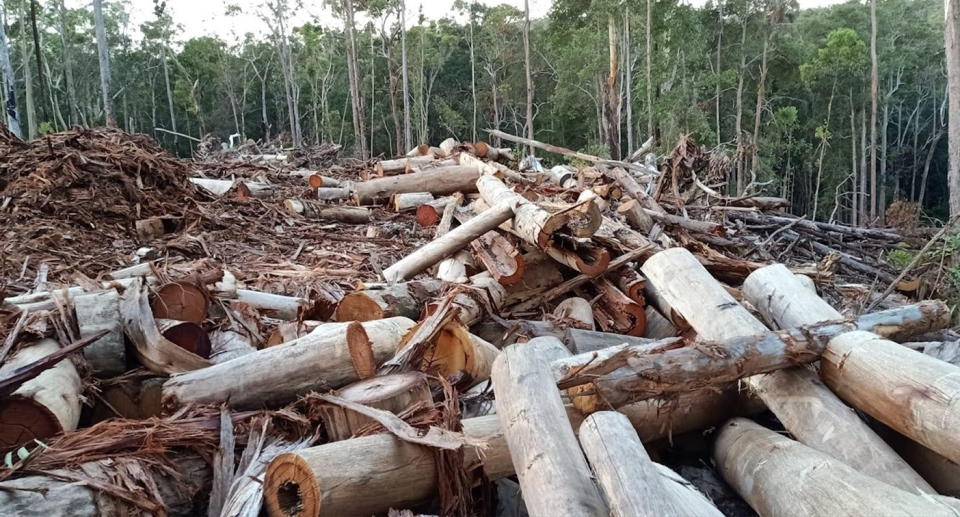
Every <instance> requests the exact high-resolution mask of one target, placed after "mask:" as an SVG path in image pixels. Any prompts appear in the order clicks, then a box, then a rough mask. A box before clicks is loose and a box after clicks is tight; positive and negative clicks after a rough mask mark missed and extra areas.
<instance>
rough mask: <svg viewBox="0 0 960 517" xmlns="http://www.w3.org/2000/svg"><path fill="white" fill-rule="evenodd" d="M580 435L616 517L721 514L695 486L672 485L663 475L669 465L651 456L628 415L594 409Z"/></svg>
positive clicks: (584, 423)
mask: <svg viewBox="0 0 960 517" xmlns="http://www.w3.org/2000/svg"><path fill="white" fill-rule="evenodd" d="M579 438H580V445H581V446H583V452H584V453H585V454H586V456H587V460H589V461H590V466H591V468H592V469H593V472H594V473H595V474H596V476H597V483H598V484H599V485H600V488H601V489H602V490H603V493H604V495H605V496H606V499H607V501H608V503H609V505H610V514H611V515H613V516H614V517H643V516H649V517H661V516H666V515H697V516H703V517H722V516H723V513H721V512H720V510H717V508H716V507H715V506H713V503H711V502H710V500H709V499H707V498H706V497H705V496H704V495H703V494H701V493H700V492H698V491H697V489H696V488H693V486H692V485H685V486H686V487H688V488H687V490H685V491H672V490H670V489H669V488H668V486H667V484H666V483H667V481H666V480H665V479H664V478H663V477H662V475H661V468H665V467H661V468H658V466H657V464H656V463H654V462H653V461H652V460H651V459H650V456H648V455H647V451H646V450H644V448H643V443H641V442H640V439H639V438H638V437H637V432H636V431H634V430H633V426H631V425H630V420H628V419H627V417H625V416H623V415H621V414H619V413H614V412H611V411H601V412H599V413H594V414H592V415H590V416H589V417H587V419H586V420H584V422H583V424H581V425H580V436H579ZM681 494H682V497H678V496H681Z"/></svg>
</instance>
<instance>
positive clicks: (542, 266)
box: [504, 253, 563, 305]
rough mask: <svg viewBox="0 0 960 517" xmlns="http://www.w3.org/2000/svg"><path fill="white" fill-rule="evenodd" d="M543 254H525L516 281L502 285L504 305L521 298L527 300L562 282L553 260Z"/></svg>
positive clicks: (561, 276) (561, 275)
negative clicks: (504, 297)
mask: <svg viewBox="0 0 960 517" xmlns="http://www.w3.org/2000/svg"><path fill="white" fill-rule="evenodd" d="M545 258H547V257H546V255H544V254H530V253H528V254H526V255H525V256H524V258H523V261H524V268H523V275H522V276H521V277H520V280H519V281H518V282H516V283H513V284H510V285H507V286H504V288H505V289H506V299H505V300H504V303H505V304H506V305H512V304H514V303H516V302H518V301H521V300H528V299H530V298H531V297H533V296H536V295H539V294H542V293H543V292H544V291H546V290H547V289H550V288H551V287H556V286H557V285H560V284H561V283H563V274H561V273H560V269H559V268H558V267H557V263H556V262H554V261H553V260H544V259H545Z"/></svg>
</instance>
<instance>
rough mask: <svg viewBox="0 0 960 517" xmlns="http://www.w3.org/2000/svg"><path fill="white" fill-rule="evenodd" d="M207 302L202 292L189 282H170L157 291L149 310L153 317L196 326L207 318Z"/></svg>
mask: <svg viewBox="0 0 960 517" xmlns="http://www.w3.org/2000/svg"><path fill="white" fill-rule="evenodd" d="M208 306H209V302H208V300H207V297H206V296H205V294H204V292H203V290H202V289H201V288H200V287H197V286H196V285H194V284H192V283H190V282H170V283H168V284H164V285H163V286H161V287H160V289H158V290H157V293H156V295H155V296H154V298H153V301H152V302H151V304H150V309H151V310H152V311H153V317H154V318H159V319H165V320H179V321H189V322H191V323H196V324H197V325H199V324H201V323H203V320H204V319H206V317H207V308H208Z"/></svg>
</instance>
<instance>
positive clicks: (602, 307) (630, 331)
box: [585, 277, 647, 337]
mask: <svg viewBox="0 0 960 517" xmlns="http://www.w3.org/2000/svg"><path fill="white" fill-rule="evenodd" d="M585 290H587V291H589V292H591V293H594V292H595V293H597V298H596V299H595V302H594V303H593V315H594V317H595V318H596V320H597V324H598V325H600V328H601V329H603V330H604V331H605V332H616V333H618V334H626V335H628V336H634V337H640V336H642V335H643V334H644V333H645V332H646V330H647V313H646V311H644V309H643V306H642V305H640V304H638V303H637V302H635V301H633V300H631V299H630V298H629V297H627V295H625V294H623V291H621V290H619V289H617V286H615V285H613V283H612V282H610V281H609V280H607V279H606V278H602V277H601V278H597V279H596V280H595V281H594V282H593V283H592V284H589V285H588V286H585Z"/></svg>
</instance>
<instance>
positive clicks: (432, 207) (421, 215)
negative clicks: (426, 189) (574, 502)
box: [417, 196, 459, 227]
mask: <svg viewBox="0 0 960 517" xmlns="http://www.w3.org/2000/svg"><path fill="white" fill-rule="evenodd" d="M451 199H452V198H451V197H450V196H445V197H441V198H438V199H434V200H433V201H430V202H428V203H424V204H422V205H420V206H419V207H417V224H419V225H420V226H423V227H427V226H434V225H436V224H438V223H440V219H441V217H442V216H443V210H444V208H445V207H446V206H447V204H448V203H450V201H451ZM457 204H459V202H457Z"/></svg>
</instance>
